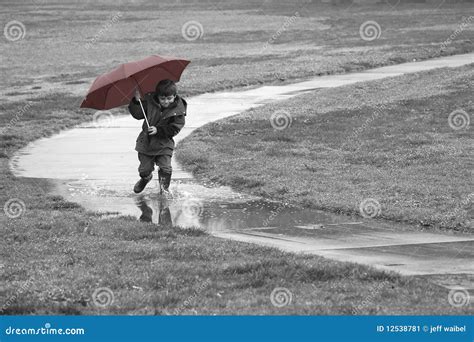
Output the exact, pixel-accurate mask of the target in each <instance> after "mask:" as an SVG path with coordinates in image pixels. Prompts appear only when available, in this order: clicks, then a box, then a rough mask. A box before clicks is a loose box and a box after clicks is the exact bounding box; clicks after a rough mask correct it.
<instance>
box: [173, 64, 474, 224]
mask: <svg viewBox="0 0 474 342" xmlns="http://www.w3.org/2000/svg"><path fill="white" fill-rule="evenodd" d="M473 76H474V69H473V65H472V64H471V65H468V66H465V67H461V68H456V69H442V70H434V71H430V72H423V73H418V74H413V75H407V76H401V77H396V78H391V79H386V80H380V81H374V82H366V83H363V84H356V85H349V86H345V87H340V88H335V89H325V90H319V91H315V92H311V93H309V94H305V95H301V96H298V97H296V98H293V99H290V100H287V101H285V102H279V103H278V104H275V105H267V106H264V107H260V108H257V109H254V110H250V111H248V112H245V113H242V114H240V115H237V116H234V117H232V118H229V119H224V120H221V121H218V122H215V123H212V124H208V125H206V126H204V127H202V128H201V129H199V130H196V131H195V132H194V133H193V134H192V135H191V136H189V137H187V138H186V139H185V140H184V141H183V142H182V143H181V145H180V148H179V149H178V154H177V157H178V159H179V160H180V161H182V162H183V163H184V164H185V165H186V166H187V167H188V168H189V169H191V170H193V171H194V174H195V175H196V176H197V177H198V178H200V179H205V180H206V181H211V182H217V183H223V184H227V185H230V186H232V187H234V188H236V189H238V190H239V191H247V192H251V193H252V194H256V195H259V196H264V197H268V198H272V199H279V200H284V201H287V202H290V203H292V204H295V205H298V206H304V207H306V206H309V207H315V208H319V209H326V210H331V211H336V212H343V213H359V210H360V204H361V203H362V202H363V201H364V199H368V198H372V199H375V200H376V201H377V202H378V203H379V204H380V206H381V211H380V213H379V215H378V216H379V217H381V218H385V219H389V220H395V221H405V222H409V223H414V224H417V225H420V226H422V227H432V228H433V227H435V228H442V229H449V230H461V231H471V232H472V231H473V229H474V226H473V215H472V201H473V198H472V194H471V192H472V167H473V165H472V153H473V146H474V141H473V137H472V133H471V132H470V130H469V127H467V128H464V129H460V130H455V129H453V128H452V127H451V126H450V124H449V115H450V113H452V112H454V111H456V110H463V111H464V113H473V112H474V102H473V99H472V87H473V86H474V83H473V79H474V77H473ZM275 113H276V114H281V115H282V120H284V119H287V122H286V123H288V127H287V128H285V127H286V126H284V127H282V128H284V129H282V130H278V129H274V128H273V126H272V120H274V119H272V115H274V114H275ZM467 115H468V114H467ZM290 123H291V124H290ZM239 156H245V157H246V158H247V160H246V161H245V162H243V163H235V162H234V160H235V158H237V157H239Z"/></svg>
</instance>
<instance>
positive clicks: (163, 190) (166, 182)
mask: <svg viewBox="0 0 474 342" xmlns="http://www.w3.org/2000/svg"><path fill="white" fill-rule="evenodd" d="M158 177H159V178H160V194H162V195H170V191H169V188H170V183H171V173H166V172H163V171H161V170H160V171H158Z"/></svg>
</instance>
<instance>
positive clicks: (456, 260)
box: [10, 54, 474, 274]
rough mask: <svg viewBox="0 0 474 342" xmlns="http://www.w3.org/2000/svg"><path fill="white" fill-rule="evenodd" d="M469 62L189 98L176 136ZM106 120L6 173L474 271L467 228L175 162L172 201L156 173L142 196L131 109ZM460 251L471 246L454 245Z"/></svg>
mask: <svg viewBox="0 0 474 342" xmlns="http://www.w3.org/2000/svg"><path fill="white" fill-rule="evenodd" d="M473 60H474V54H467V55H457V56H450V57H445V58H440V59H436V60H429V61H423V62H416V63H405V64H400V65H395V66H389V67H382V68H378V69H373V70H368V71H364V72H359V73H353V74H344V75H333V76H322V77H317V78H314V79H312V80H309V81H304V82H300V83H295V84H289V85H283V86H263V87H261V88H257V89H250V90H245V91H232V92H218V93H209V94H203V95H200V96H195V97H191V98H189V99H188V116H187V122H186V126H185V128H184V129H183V130H182V131H181V132H180V134H179V135H178V136H177V137H176V139H175V140H176V142H177V143H178V142H179V141H180V140H181V139H183V138H185V137H186V136H187V135H189V134H190V133H191V132H192V131H193V130H194V129H196V128H197V127H200V126H202V125H204V124H206V123H209V122H212V121H215V120H219V119H222V118H225V117H229V116H232V115H235V114H237V113H240V112H243V111H245V110H247V109H250V108H255V107H258V106H261V105H263V104H266V103H269V102H275V101H281V100H285V99H288V98H291V97H293V96H296V95H298V94H301V93H304V92H308V91H311V90H314V89H319V88H325V87H337V86H341V85H347V84H352V83H356V82H361V81H368V80H376V79H381V78H384V77H390V76H396V75H401V74H404V73H411V72H417V71H421V70H429V69H434V68H438V67H456V66H461V65H464V64H468V63H472V61H473ZM76 83H77V84H75V85H73V86H74V87H76V88H75V91H76V92H78V91H79V90H81V89H82V88H84V84H82V83H81V82H80V81H79V82H76ZM42 86H43V87H44V85H42ZM71 86H72V85H71ZM86 90H87V89H85V90H84V91H83V93H82V94H85V92H86ZM125 111H126V109H125V108H124V109H123V112H125ZM106 119H107V120H105V121H102V122H90V123H85V124H82V125H80V126H78V127H77V128H74V129H71V130H68V131H64V132H61V133H60V134H57V135H55V136H53V137H51V138H46V139H40V140H37V141H35V142H33V143H32V144H30V145H28V146H27V147H26V148H24V149H22V150H20V151H19V152H18V153H17V154H16V155H15V156H14V157H13V158H12V159H11V164H10V166H11V169H12V171H13V173H14V174H15V175H16V176H19V177H31V178H47V179H50V180H51V182H52V183H53V184H54V185H55V186H54V190H53V193H54V194H57V195H61V196H63V197H64V198H65V199H67V200H69V201H72V202H76V203H79V204H81V205H82V206H83V207H85V208H87V209H90V210H93V211H96V212H104V213H110V212H118V213H121V214H122V215H132V216H135V217H137V219H139V220H141V221H145V222H153V223H155V224H157V225H171V224H173V225H178V226H182V227H197V228H201V229H204V230H206V231H208V232H210V233H211V234H214V235H216V236H219V237H223V238H230V239H234V240H239V241H246V242H252V243H258V244H262V245H268V246H274V247H278V248H281V249H283V250H288V251H292V252H303V253H312V254H317V255H322V256H326V257H330V258H333V259H336V260H341V261H352V262H360V263H365V264H368V265H371V266H374V267H378V268H381V269H388V270H395V271H398V272H401V273H405V274H443V273H445V274H448V273H450V274H452V273H458V274H461V273H470V274H474V263H472V262H469V260H467V259H466V257H465V256H466V255H467V257H468V258H471V260H472V257H474V256H473V255H472V251H473V250H474V248H473V247H474V236H451V235H444V234H433V233H423V232H419V231H416V230H414V229H412V228H410V227H407V226H403V225H398V224H392V223H381V222H378V221H375V220H365V219H362V220H361V219H360V218H350V217H348V216H341V215H335V214H330V213H327V212H322V211H317V210H302V209H299V208H291V207H288V206H285V205H284V204H282V203H277V202H271V201H265V200H262V199H260V198H257V197H254V196H250V195H246V194H240V193H236V192H234V191H233V190H232V189H230V188H228V187H206V186H204V185H202V184H198V183H197V182H196V181H195V180H194V179H193V178H192V176H191V175H190V174H189V173H187V172H186V171H184V170H182V169H181V167H180V165H178V164H176V160H173V170H174V171H173V181H172V185H171V192H172V193H173V199H171V200H166V199H164V198H162V197H161V196H158V185H157V181H156V178H157V177H156V175H157V172H156V171H155V173H154V176H155V180H154V181H152V182H151V183H150V184H149V185H148V186H147V188H146V190H145V191H144V193H143V194H142V195H136V194H134V193H133V192H132V188H133V185H134V183H135V182H136V181H137V180H138V173H137V167H138V160H137V155H136V152H135V151H134V146H135V139H136V136H137V135H138V133H139V131H140V130H141V122H140V121H136V120H134V119H133V118H131V116H130V115H127V116H117V115H112V114H111V113H110V112H109V113H108V114H107V118H106ZM466 250H470V251H471V252H469V253H468V252H462V253H461V252H460V251H466Z"/></svg>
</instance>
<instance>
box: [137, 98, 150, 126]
mask: <svg viewBox="0 0 474 342" xmlns="http://www.w3.org/2000/svg"><path fill="white" fill-rule="evenodd" d="M138 102H140V107H141V108H142V112H143V117H144V118H145V121H146V125H147V126H148V128H150V123H149V122H148V118H147V117H146V113H145V109H143V104H142V100H141V99H138Z"/></svg>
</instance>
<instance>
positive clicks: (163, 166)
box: [138, 152, 173, 178]
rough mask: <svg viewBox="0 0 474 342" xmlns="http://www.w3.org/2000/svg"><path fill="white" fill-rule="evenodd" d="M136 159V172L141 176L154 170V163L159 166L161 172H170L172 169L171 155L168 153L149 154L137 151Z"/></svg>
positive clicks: (145, 175) (147, 174)
mask: <svg viewBox="0 0 474 342" xmlns="http://www.w3.org/2000/svg"><path fill="white" fill-rule="evenodd" d="M138 160H139V161H140V166H138V172H139V173H140V177H142V178H145V177H148V176H149V175H150V174H151V173H152V172H153V171H154V170H155V164H156V165H157V166H158V167H159V168H160V170H161V172H164V173H169V174H171V172H172V171H173V170H172V168H171V156H168V155H158V156H149V155H148V154H143V153H140V152H138Z"/></svg>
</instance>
